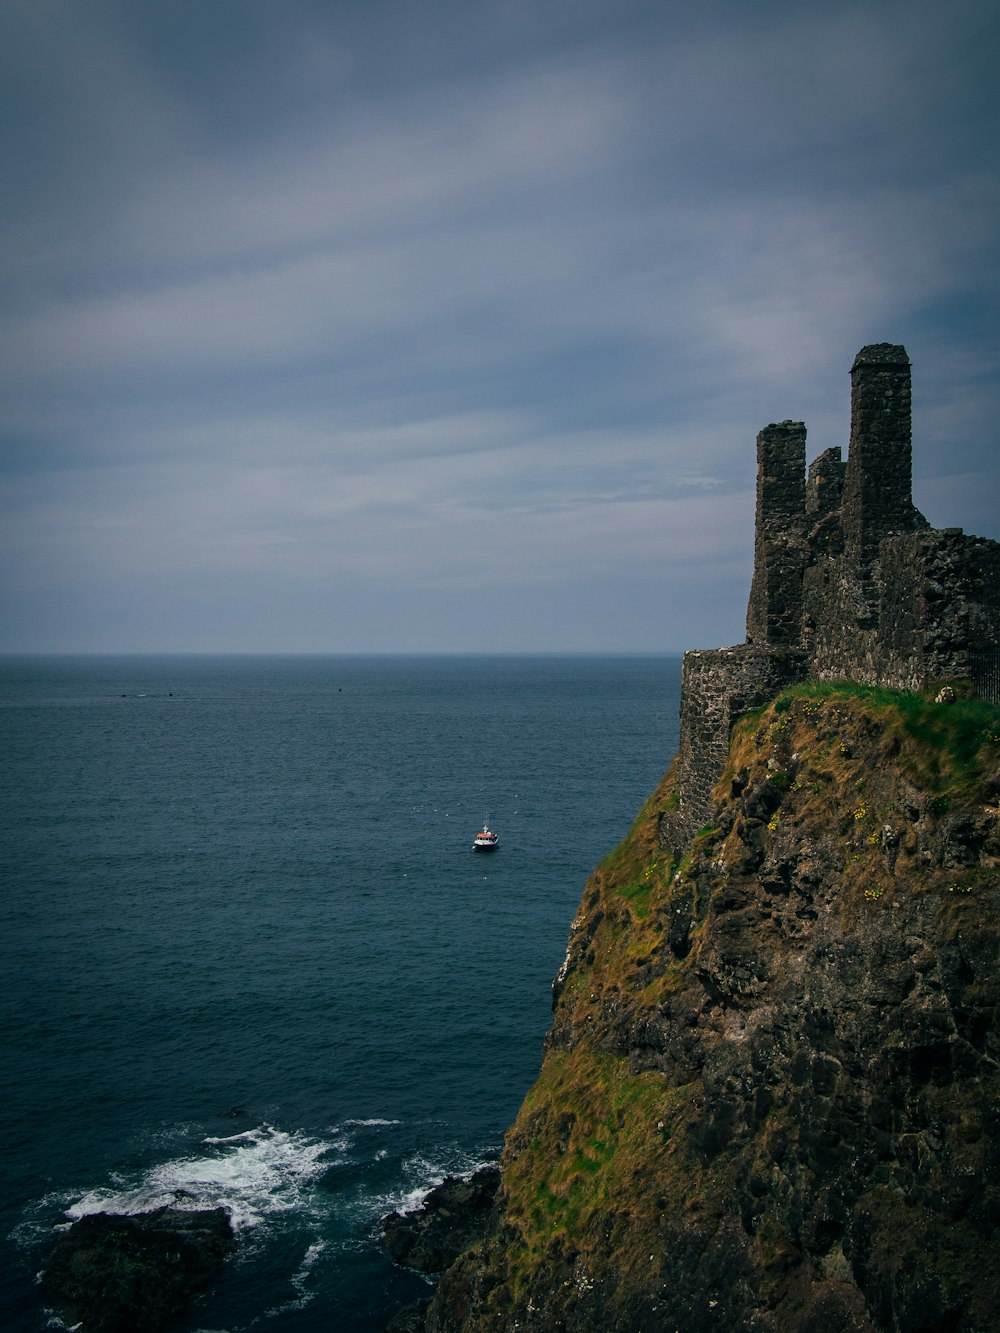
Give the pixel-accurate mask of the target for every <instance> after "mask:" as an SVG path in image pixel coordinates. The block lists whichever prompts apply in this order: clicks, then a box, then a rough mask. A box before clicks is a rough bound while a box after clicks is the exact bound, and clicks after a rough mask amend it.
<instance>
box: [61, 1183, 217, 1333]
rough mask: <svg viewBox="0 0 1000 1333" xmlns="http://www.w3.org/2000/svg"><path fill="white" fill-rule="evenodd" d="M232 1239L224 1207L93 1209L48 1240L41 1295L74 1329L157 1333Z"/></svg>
mask: <svg viewBox="0 0 1000 1333" xmlns="http://www.w3.org/2000/svg"><path fill="white" fill-rule="evenodd" d="M235 1244H236V1242H235V1239H234V1237H233V1228H232V1224H231V1223H230V1220H229V1214H228V1213H227V1212H226V1210H225V1209H224V1208H212V1209H205V1210H202V1211H200V1212H185V1211H183V1210H180V1209H176V1208H160V1209H158V1210H157V1211H155V1212H152V1213H139V1214H135V1215H132V1216H120V1215H116V1214H111V1213H94V1214H91V1215H89V1216H87V1217H82V1218H80V1220H79V1221H78V1222H74V1223H73V1225H72V1226H71V1227H70V1228H69V1230H68V1231H65V1232H63V1234H62V1235H60V1237H59V1239H58V1240H57V1241H56V1242H55V1244H54V1245H53V1247H52V1249H51V1251H50V1252H49V1254H48V1256H47V1258H46V1260H45V1265H44V1269H43V1272H42V1274H41V1279H40V1286H41V1296H42V1301H43V1302H44V1304H45V1305H46V1306H47V1307H48V1308H49V1309H51V1310H54V1311H55V1313H56V1314H57V1315H58V1316H59V1317H60V1319H62V1320H63V1322H64V1323H65V1324H67V1325H69V1326H70V1327H79V1329H80V1333H136V1330H139V1329H141V1330H142V1333H157V1330H159V1329H163V1328H166V1327H168V1326H169V1324H170V1323H171V1321H172V1320H174V1319H176V1318H177V1317H178V1316H180V1315H182V1314H183V1313H184V1312H185V1310H187V1308H188V1307H189V1306H190V1304H191V1302H192V1301H193V1300H194V1299H195V1298H196V1297H198V1296H200V1295H202V1294H204V1293H205V1292H206V1291H207V1290H208V1289H209V1287H210V1286H211V1284H212V1282H213V1281H214V1279H215V1278H216V1277H217V1276H218V1274H219V1272H220V1270H221V1268H222V1265H223V1263H224V1261H225V1259H226V1257H227V1256H228V1255H229V1254H230V1253H231V1252H232V1251H233V1249H234V1248H235Z"/></svg>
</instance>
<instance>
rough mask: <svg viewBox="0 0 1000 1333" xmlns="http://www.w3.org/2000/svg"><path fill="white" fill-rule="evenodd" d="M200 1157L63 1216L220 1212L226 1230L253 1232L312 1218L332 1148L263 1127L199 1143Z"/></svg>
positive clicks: (107, 1192) (177, 1161) (89, 1197)
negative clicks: (278, 1216)
mask: <svg viewBox="0 0 1000 1333" xmlns="http://www.w3.org/2000/svg"><path fill="white" fill-rule="evenodd" d="M202 1147H203V1149H204V1151H203V1152H202V1153H199V1154H197V1155H194V1154H192V1155H188V1156H184V1157H177V1158H174V1159H172V1160H171V1161H168V1162H164V1163H162V1164H161V1165H159V1166H155V1167H153V1168H152V1169H151V1170H149V1171H147V1172H145V1174H143V1175H142V1176H140V1177H138V1178H134V1179H132V1180H128V1179H125V1178H122V1177H120V1176H119V1177H117V1178H116V1179H115V1180H114V1183H113V1186H111V1187H105V1188H102V1189H96V1190H91V1192H90V1193H89V1194H85V1195H84V1196H83V1198H82V1199H78V1200H77V1202H76V1203H74V1204H72V1205H71V1206H70V1207H69V1208H67V1209H66V1215H67V1216H68V1217H70V1218H72V1219H73V1220H74V1221H75V1220H76V1219H77V1218H80V1217H83V1216H85V1215H86V1214H87V1213H100V1212H110V1213H147V1212H152V1211H153V1210H154V1209H156V1208H163V1207H167V1206H170V1207H173V1208H181V1209H188V1210H195V1209H200V1208H218V1207H222V1208H225V1209H226V1210H227V1212H228V1213H229V1215H230V1217H231V1218H232V1222H233V1226H234V1227H236V1228H237V1229H245V1228H248V1227H254V1226H257V1225H258V1224H259V1223H261V1222H262V1221H263V1220H264V1219H265V1217H268V1216H270V1215H272V1214H275V1213H288V1212H292V1211H293V1210H295V1211H300V1212H303V1213H305V1214H307V1215H309V1214H314V1213H315V1211H316V1209H317V1207H318V1204H317V1202H316V1201H315V1200H313V1199H312V1197H311V1191H310V1186H311V1183H312V1182H313V1181H314V1180H315V1179H316V1177H317V1176H319V1175H321V1174H322V1173H323V1172H324V1171H326V1170H327V1169H328V1167H329V1166H330V1165H331V1159H330V1153H331V1152H332V1151H336V1150H337V1147H338V1145H336V1144H331V1143H330V1142H329V1141H325V1140H320V1139H315V1138H310V1137H309V1136H308V1135H305V1134H300V1133H291V1134H289V1133H286V1132H285V1131H283V1130H279V1129H275V1128H274V1127H273V1126H271V1125H260V1126H259V1127H258V1128H257V1129H252V1130H247V1131H245V1132H244V1133H242V1134H233V1135H231V1136H229V1137H228V1138H209V1139H204V1140H203V1141H202Z"/></svg>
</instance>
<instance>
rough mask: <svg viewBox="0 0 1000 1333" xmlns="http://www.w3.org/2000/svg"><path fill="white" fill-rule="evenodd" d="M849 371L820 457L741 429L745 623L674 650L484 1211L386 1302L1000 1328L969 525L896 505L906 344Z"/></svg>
mask: <svg viewBox="0 0 1000 1333" xmlns="http://www.w3.org/2000/svg"><path fill="white" fill-rule="evenodd" d="M851 386H852V388H851V433H850V454H849V456H848V459H847V461H846V463H843V462H841V458H840V450H839V449H837V448H835V449H828V450H826V451H825V452H824V453H822V454H821V455H820V456H819V458H818V459H816V460H815V462H814V463H813V464H812V466H811V467H810V469H809V471H808V475H807V474H806V470H805V438H806V430H805V426H804V425H803V424H802V423H801V422H794V421H784V422H780V423H777V424H774V425H771V426H768V427H765V429H764V430H763V431H761V432H760V434H759V435H758V437H757V457H758V476H757V521H756V539H755V559H754V575H753V583H752V586H751V591H750V603H749V608H748V613H747V642H746V643H744V644H739V645H737V646H735V647H732V648H720V649H715V650H711V651H707V652H689V653H686V654H685V656H684V667H683V675H682V682H681V712H680V747H679V751H678V754H677V757H676V759H675V761H674V764H673V766H672V768H671V770H670V772H669V773H668V774H667V776H666V778H665V779H664V781H663V783H662V784H661V786H660V788H659V789H658V790H657V791H656V792H655V793H654V795H653V796H652V797H651V798H650V800H649V801H648V802H647V804H646V806H645V808H644V810H643V811H642V813H641V814H640V816H639V818H638V820H637V821H636V824H635V826H634V827H633V829H632V831H631V833H630V834H629V836H628V837H627V838H626V839H625V841H624V842H623V843H622V845H621V846H620V847H619V848H618V850H617V851H616V852H614V853H613V854H612V855H611V856H610V857H609V858H608V860H607V861H605V862H604V864H603V865H602V866H600V867H599V868H598V870H597V871H596V872H595V874H594V875H593V877H592V878H591V880H590V881H589V883H588V884H587V887H586V890H585V892H584V896H583V902H582V905H581V907H580V910H579V913H578V915H577V917H576V920H575V921H574V922H573V927H572V932H571V935H570V942H569V948H568V950H567V954H566V961H565V963H564V964H563V967H562V968H561V969H560V972H559V975H558V976H557V978H556V983H555V988H554V994H555V1018H554V1022H553V1025H552V1029H551V1031H550V1033H549V1036H548V1038H547V1041H546V1051H545V1058H544V1062H543V1065H542V1070H541V1074H540V1076H539V1079H538V1081H537V1083H536V1084H535V1086H534V1088H532V1090H531V1091H530V1093H529V1094H528V1096H527V1098H526V1100H525V1102H524V1105H523V1107H522V1109H521V1112H520V1114H519V1116H518V1118H517V1121H516V1123H515V1124H514V1126H513V1128H512V1129H511V1131H510V1133H509V1134H508V1136H507V1142H506V1147H505V1151H504V1155H503V1159H502V1162H501V1173H502V1174H501V1186H500V1191H499V1195H498V1202H497V1207H496V1213H495V1215H494V1219H493V1222H494V1225H493V1228H492V1230H491V1232H490V1235H489V1236H488V1238H487V1239H486V1240H485V1241H484V1242H483V1243H482V1244H481V1245H480V1246H478V1247H476V1248H473V1249H470V1250H469V1251H468V1252H467V1253H466V1254H465V1255H463V1256H462V1257H460V1258H459V1259H458V1260H457V1261H456V1263H455V1264H454V1265H453V1266H452V1267H451V1268H450V1269H449V1270H448V1271H447V1272H446V1274H445V1275H444V1277H443V1279H442V1281H441V1284H440V1286H439V1288H438V1290H437V1292H436V1294H435V1296H434V1299H433V1300H432V1301H431V1304H430V1307H429V1309H428V1310H427V1312H426V1316H424V1315H422V1314H421V1315H419V1316H418V1315H417V1314H416V1313H414V1312H411V1313H410V1315H408V1316H407V1318H408V1319H410V1320H411V1322H410V1323H408V1324H407V1327H408V1328H409V1327H414V1326H417V1325H419V1323H420V1320H423V1327H424V1328H425V1329H426V1330H427V1331H428V1333H457V1331H458V1330H466V1331H467V1333H471V1331H472V1330H482V1331H485V1330H495V1331H496V1333H501V1330H502V1331H503V1333H507V1330H514V1329H538V1330H567V1333H584V1331H592V1333H611V1331H612V1330H618V1333H659V1331H660V1330H666V1331H668V1333H669V1331H670V1330H674V1329H677V1330H683V1333H700V1331H701V1330H719V1331H720V1333H744V1330H745V1331H746V1333H750V1331H751V1330H753V1333H841V1331H843V1333H846V1331H847V1330H859V1331H862V1330H865V1331H869V1333H873V1331H874V1330H880V1331H881V1330H886V1331H887V1333H889V1331H891V1333H987V1330H991V1329H994V1328H997V1327H1000V1268H998V1266H997V1265H996V1264H995V1259H996V1254H997V1249H996V1234H997V1232H998V1228H1000V1063H998V1061H1000V1023H998V1019H1000V967H998V964H1000V874H998V867H1000V706H998V705H1000V543H997V542H993V541H986V540H984V539H982V538H978V537H969V536H966V535H965V534H964V533H963V532H962V531H961V529H957V528H955V529H952V528H946V529H940V530H935V529H932V528H931V527H930V526H929V524H928V522H927V520H926V519H925V518H924V517H923V516H922V515H921V514H920V513H918V511H917V510H916V509H915V508H914V506H913V503H912V500H911V496H910V474H911V440H910V362H909V358H908V357H907V355H906V350H905V348H903V347H899V346H896V345H894V344H890V343H876V344H872V345H871V346H868V347H864V348H862V349H861V351H860V352H859V353H858V356H857V358H856V359H855V362H854V365H853V367H852V370H851ZM851 682H853V683H851ZM977 696H978V697H977ZM413 1320H416V1321H417V1325H415V1324H414V1323H413V1322H412V1321H413Z"/></svg>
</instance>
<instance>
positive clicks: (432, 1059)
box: [0, 656, 680, 1333]
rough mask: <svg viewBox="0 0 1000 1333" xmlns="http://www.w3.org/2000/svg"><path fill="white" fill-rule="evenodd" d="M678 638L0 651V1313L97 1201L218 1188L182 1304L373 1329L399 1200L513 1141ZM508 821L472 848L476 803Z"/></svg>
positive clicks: (310, 1326)
mask: <svg viewBox="0 0 1000 1333" xmlns="http://www.w3.org/2000/svg"><path fill="white" fill-rule="evenodd" d="M679 687H680V658H679V657H672V656H523V657H522V656H398V657H395V656H379V657H363V656H329V657H323V656H303V657H295V656H288V657H278V656H274V657H269V656H245V657H227V656H190V657H188V656H155V657H154V656H149V657H147V656H115V657H111V656H109V657H97V656H89V657H48V658H41V657H39V658H32V657H18V658H13V657H9V658H5V659H0V784H2V796H0V811H2V819H3V827H4V832H3V838H2V846H0V880H2V898H0V977H2V985H0V1052H2V1060H3V1065H4V1069H3V1081H2V1086H3V1094H4V1095H3V1111H4V1116H3V1132H2V1135H0V1143H2V1166H3V1186H2V1196H0V1202H2V1209H3V1215H2V1218H0V1247H2V1254H3V1261H2V1283H3V1285H2V1288H0V1327H2V1328H3V1329H4V1330H5V1331H6V1333H22V1331H23V1333H37V1331H38V1330H42V1329H45V1328H53V1327H57V1326H58V1325H57V1324H55V1323H53V1322H51V1321H50V1318H49V1316H48V1315H47V1313H46V1312H45V1311H44V1310H43V1309H42V1307H41V1305H40V1302H39V1296H38V1288H37V1284H36V1278H35V1275H36V1273H37V1271H38V1269H39V1268H40V1267H41V1263H42V1258H43V1255H44V1252H45V1249H46V1246H47V1245H48V1244H50V1243H51V1240H52V1237H53V1234H54V1233H53V1228H54V1227H59V1226H66V1225H67V1224H68V1222H69V1221H70V1220H72V1219H75V1218H78V1217H81V1216H82V1215H84V1214H86V1213H91V1212H97V1211H110V1212H134V1211H143V1210H151V1209H154V1208H157V1207H159V1206H162V1205H164V1204H170V1205H173V1206H176V1207H181V1208H206V1207H214V1206H217V1205H222V1206H223V1207H225V1208H226V1209H228V1211H229V1213H230V1216H231V1217H232V1221H233V1224H234V1226H235V1227H236V1229H237V1231H238V1233H239V1240H240V1245H239V1251H238V1256H237V1257H236V1258H235V1259H234V1260H232V1261H231V1262H230V1263H229V1264H228V1266H227V1269H226V1271H225V1273H224V1274H223V1276H222V1278H221V1280H220V1282H219V1283H218V1285H217V1287H216V1289H215V1290H214V1292H213V1293H212V1295H211V1296H210V1297H208V1298H207V1299H206V1300H204V1301H203V1302H202V1303H201V1304H200V1305H198V1306H197V1307H196V1308H195V1309H194V1310H193V1312H192V1314H191V1316H190V1318H189V1319H187V1320H186V1321H185V1322H182V1323H181V1324H179V1325H178V1326H177V1327H178V1329H179V1330H180V1331H181V1333H184V1331H185V1330H187V1331H188V1333H194V1331H195V1330H205V1331H207V1330H211V1331H212V1333H221V1330H226V1333H249V1330H259V1331H260V1333H330V1330H333V1329H336V1330H338V1333H374V1331H375V1330H379V1329H381V1328H382V1327H383V1325H384V1323H385V1321H386V1320H387V1319H388V1318H389V1316H390V1315H391V1314H392V1313H393V1312H394V1311H395V1310H397V1309H398V1308H399V1307H400V1306H402V1305H404V1304H405V1303H407V1302H408V1301H411V1300H415V1299H417V1298H419V1297H421V1296H425V1295H427V1294H428V1292H429V1289H430V1288H429V1285H428V1281H427V1279H425V1278H423V1277H421V1276H420V1275H419V1274H415V1273H412V1272H407V1271H404V1270H401V1269H398V1268H395V1267H394V1266H393V1265H392V1264H391V1263H390V1261H389V1260H388V1259H387V1258H386V1256H385V1255H384V1253H383V1252H382V1249H381V1247H380V1243H379V1234H380V1233H379V1222H380V1219H381V1218H382V1217H383V1216H384V1215H385V1214H386V1213H388V1212H390V1211H392V1210H394V1209H399V1208H408V1207H413V1206H415V1204H416V1203H417V1202H418V1201H419V1199H420V1198H421V1197H422V1195H423V1194H424V1193H425V1192H426V1191H427V1190H428V1189H430V1188H431V1186H433V1185H434V1184H435V1183H437V1182H439V1181H440V1180H442V1179H443V1178H444V1177H445V1176H447V1175H454V1174H464V1173H468V1172H470V1171H472V1170H473V1169H475V1167H476V1166H477V1165H479V1164H481V1163H484V1162H487V1161H494V1160H496V1158H497V1156H498V1154H499V1152H500V1149H501V1147H502V1143H503V1135H504V1132H505V1130H506V1129H507V1127H508V1126H509V1125H510V1123H511V1121H512V1120H513V1118H514V1116H515V1115H516V1113H517V1109H518V1106H519V1105H520V1102H521V1100H522V1098H523V1097H524V1095H525V1093H526V1091H527V1090H528V1088H529V1087H530V1085H531V1083H532V1082H533V1080H534V1078H535V1076H536V1075H537V1072H538V1069H539V1065H540V1060H541V1047H542V1038H543V1036H544V1034H545V1031H546V1029H547V1027H548V1025H549V1022H550V1016H551V990H550V986H551V980H552V977H553V976H554V974H555V972H556V971H557V969H558V967H559V964H560V962H561V961H562V958H563V955H564V951H565V947H566V940H567V936H568V932H569V927H570V923H571V921H572V918H573V915H574V913H575V911H576V907H577V904H578V902H579V900H580V896H581V893H582V890H583V886H584V883H585V881H586V878H587V875H588V874H589V872H590V871H591V870H592V869H593V868H594V866H595V865H596V864H597V863H598V862H599V861H600V860H601V859H602V858H603V857H604V856H606V855H607V854H608V853H609V852H610V851H611V850H612V849H613V848H614V847H615V846H616V844H617V843H618V842H619V841H620V839H621V838H622V837H623V836H624V834H625V833H626V832H627V831H628V828H629V826H630V824H631V822H632V820H633V818H634V817H635V815H636V814H637V813H638V811H639V809H640V808H641V806H642V803H643V801H644V799H645V797H646V796H647V795H648V794H649V792H650V791H651V790H652V789H653V787H654V786H655V785H656V783H657V781H658V780H659V778H660V777H661V775H662V773H663V772H664V771H665V769H666V767H667V765H668V764H669V762H670V759H671V757H672V756H673V754H674V751H675V750H676V746H677V713H678V701H679ZM487 817H488V818H489V821H490V824H491V826H492V827H493V828H494V829H495V830H496V831H497V832H498V833H499V835H500V843H499V848H498V850H497V851H496V852H494V853H492V854H489V855H485V856H484V855H476V854H473V852H472V839H473V836H474V835H475V833H476V832H477V831H478V829H479V828H480V827H481V826H482V824H483V821H484V819H485V818H487Z"/></svg>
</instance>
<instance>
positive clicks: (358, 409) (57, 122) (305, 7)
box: [0, 0, 1000, 652]
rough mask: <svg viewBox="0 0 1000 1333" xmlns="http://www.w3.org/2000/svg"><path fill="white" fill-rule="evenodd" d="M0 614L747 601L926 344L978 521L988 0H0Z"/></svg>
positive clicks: (331, 634)
mask: <svg viewBox="0 0 1000 1333" xmlns="http://www.w3.org/2000/svg"><path fill="white" fill-rule="evenodd" d="M0 28H2V34H0V37H2V40H0V71H2V72H0V79H2V87H0V100H2V105H0V111H2V115H0V124H2V125H3V127H4V128H3V134H4V136H5V143H4V156H5V162H6V164H7V165H6V167H5V178H6V184H5V189H4V191H3V199H2V203H0V231H2V244H0V290H2V298H3V299H2V305H0V310H2V315H0V393H2V397H3V412H2V418H0V426H2V435H0V458H2V474H0V520H2V535H0V543H2V544H0V568H2V575H0V577H2V590H0V595H2V602H0V616H2V620H0V650H8V651H36V650H37V651H74V650H80V651H102V650H136V651H147V650H149V651H160V650H163V651H189V650H205V651H217V650H233V651H333V652H338V651H450V650H459V651H492V650H510V651H519V650H527V651H534V650H556V651H558V650H568V651H589V650H615V651H630V650H650V651H657V650H664V651H674V650H679V649H682V648H686V647H707V646H713V645H716V644H724V643H732V642H737V641H739V640H741V639H742V638H743V615H744V610H745V604H746V597H747V592H748V589H749V579H750V560H751V553H752V552H751V548H752V527H753V485H754V474H755V456H754V440H755V436H756V433H757V431H758V430H759V429H760V427H761V426H763V425H765V424H767V423H768V422H770V421H775V420H783V419H785V418H788V417H791V418H795V419H802V420H805V421H806V423H807V425H808V427H809V445H808V448H809V453H810V457H812V456H813V455H815V454H816V453H818V452H819V451H820V450H822V449H824V448H827V447H829V446H830V445H833V444H846V433H847V429H848V409H849V387H850V386H849V379H848V371H849V369H850V365H851V362H852V360H853V357H854V354H855V352H856V351H857V349H858V348H859V347H860V346H862V345H863V344H865V343H868V342H880V341H890V342H902V343H905V345H906V347H907V349H908V351H909V353H910V357H911V360H912V361H913V363H914V476H915V498H916V500H917V503H918V505H919V506H920V507H921V508H922V509H923V510H924V512H925V513H926V515H927V517H928V518H929V519H930V520H931V522H932V523H933V524H934V525H935V526H942V527H943V526H952V525H960V526H964V527H965V528H966V529H967V530H969V531H974V532H978V533H981V534H982V535H985V536H990V537H994V538H1000V519H998V508H997V498H998V486H997V475H998V458H997V431H996V422H997V419H998V415H1000V402H998V358H997V352H998V340H997V331H998V322H997V314H998V300H997V296H998V262H997V259H998V255H997V235H998V225H997V224H998V216H1000V209H998V203H1000V184H998V173H997V167H996V154H997V147H996V145H997V143H998V142H1000V123H998V122H1000V112H998V99H997V96H996V71H995V54H996V51H997V50H998V49H1000V25H998V20H997V11H996V6H995V4H993V3H992V0H991V2H990V3H976V2H973V0H957V3H955V4H953V5H952V6H950V7H945V6H943V5H941V4H940V3H939V2H938V0H935V2H934V3H924V2H922V0H916V2H915V3H914V0H906V2H905V3H904V2H902V0H899V2H897V0H880V2H879V3H878V4H874V3H871V0H867V2H866V3H861V4H852V3H850V2H849V0H848V2H847V3H841V4H839V5H837V6H828V7H819V6H803V5H800V4H792V3H780V4H779V3H767V2H766V0H762V2H758V3H756V4H754V5H747V4H745V3H743V0H728V2H723V3H707V4H701V5H699V6H686V5H680V4H673V3H669V0H665V2H661V3H641V2H640V0H616V2H615V3H612V2H611V0H551V3H543V2H542V0H532V2H531V3H528V2H527V0H496V2H495V3H485V2H483V0H464V2H459V0H455V3H450V2H449V0H437V2H436V3H435V2H431V0H365V3H360V0H359V2H358V3H355V2H354V0H350V2H348V0H339V2H338V0H326V2H325V3H324V2H323V0H283V2H282V3H280V4H277V3H271V2H270V0H211V2H210V3H207V2H206V0H170V2H169V3H161V0H86V3H80V0H0Z"/></svg>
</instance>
